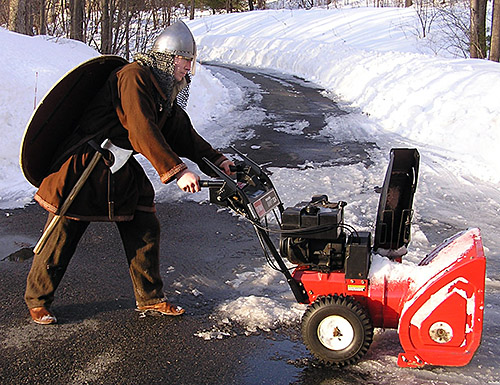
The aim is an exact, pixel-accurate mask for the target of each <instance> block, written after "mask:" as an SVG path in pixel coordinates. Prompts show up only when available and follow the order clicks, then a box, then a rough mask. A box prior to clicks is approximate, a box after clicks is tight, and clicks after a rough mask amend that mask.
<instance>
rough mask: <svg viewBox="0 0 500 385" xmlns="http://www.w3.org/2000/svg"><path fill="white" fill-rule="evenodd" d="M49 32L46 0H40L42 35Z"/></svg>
mask: <svg viewBox="0 0 500 385" xmlns="http://www.w3.org/2000/svg"><path fill="white" fill-rule="evenodd" d="M46 34H47V12H46V10H45V0H40V35H46Z"/></svg>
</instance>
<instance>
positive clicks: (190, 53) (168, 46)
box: [152, 21, 196, 61]
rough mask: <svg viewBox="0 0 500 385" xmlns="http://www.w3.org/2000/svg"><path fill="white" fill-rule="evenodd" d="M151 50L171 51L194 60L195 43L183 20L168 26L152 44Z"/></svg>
mask: <svg viewBox="0 0 500 385" xmlns="http://www.w3.org/2000/svg"><path fill="white" fill-rule="evenodd" d="M152 50H153V51H157V52H165V53H171V54H173V55H179V56H183V57H185V58H187V59H193V61H194V60H195V57H196V43H195V41H194V37H193V34H192V33H191V31H190V30H189V28H188V26H187V25H186V24H184V22H183V21H178V22H176V23H174V24H172V25H170V26H168V27H167V28H166V29H165V31H163V32H162V33H161V34H160V36H158V38H157V39H156V41H155V42H154V44H153V48H152Z"/></svg>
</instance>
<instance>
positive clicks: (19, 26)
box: [8, 0, 32, 35]
mask: <svg viewBox="0 0 500 385" xmlns="http://www.w3.org/2000/svg"><path fill="white" fill-rule="evenodd" d="M27 8H28V4H27V0H10V2H9V24H8V27H9V30H10V31H14V32H17V33H22V34H25V35H32V33H30V32H29V29H30V28H28V16H29V15H28V14H27Z"/></svg>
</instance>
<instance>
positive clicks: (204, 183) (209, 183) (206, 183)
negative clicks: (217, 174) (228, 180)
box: [200, 179, 224, 188]
mask: <svg viewBox="0 0 500 385" xmlns="http://www.w3.org/2000/svg"><path fill="white" fill-rule="evenodd" d="M223 185H224V181H223V180H217V179H215V180H203V179H202V180H200V187H213V188H221V187H222V186H223Z"/></svg>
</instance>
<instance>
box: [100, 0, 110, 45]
mask: <svg viewBox="0 0 500 385" xmlns="http://www.w3.org/2000/svg"><path fill="white" fill-rule="evenodd" d="M101 12H102V18H101V53H102V54H106V53H110V52H111V21H110V12H109V0H101Z"/></svg>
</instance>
